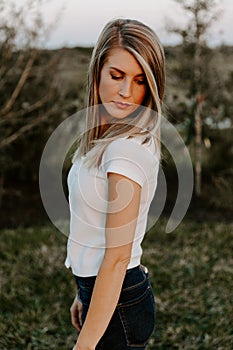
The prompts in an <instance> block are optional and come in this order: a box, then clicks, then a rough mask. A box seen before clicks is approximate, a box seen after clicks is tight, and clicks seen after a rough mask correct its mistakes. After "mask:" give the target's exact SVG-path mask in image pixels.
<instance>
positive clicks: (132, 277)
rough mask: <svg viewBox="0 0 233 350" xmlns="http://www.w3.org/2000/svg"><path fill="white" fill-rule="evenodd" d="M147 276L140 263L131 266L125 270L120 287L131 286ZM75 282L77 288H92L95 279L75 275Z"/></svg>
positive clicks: (94, 277)
mask: <svg viewBox="0 0 233 350" xmlns="http://www.w3.org/2000/svg"><path fill="white" fill-rule="evenodd" d="M147 277H148V271H147V270H145V269H144V267H142V266H141V265H138V266H135V267H132V268H130V269H128V270H126V274H125V278H124V281H123V285H122V289H125V288H128V287H131V286H133V285H134V284H137V283H140V282H142V281H143V280H144V279H145V278H147ZM74 278H75V281H76V284H77V286H78V289H79V288H91V289H92V288H93V287H94V284H95V280H96V276H89V277H79V276H75V275H74Z"/></svg>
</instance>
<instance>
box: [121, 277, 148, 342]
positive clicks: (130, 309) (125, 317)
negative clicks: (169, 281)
mask: <svg viewBox="0 0 233 350" xmlns="http://www.w3.org/2000/svg"><path fill="white" fill-rule="evenodd" d="M117 308H118V312H119V316H120V319H121V322H122V325H123V328H124V332H125V337H126V341H127V345H128V346H145V345H146V344H147V343H148V340H149V338H150V336H151V334H152V332H153V330H154V324H155V302H154V295H153V291H152V288H151V285H150V284H147V285H146V286H145V290H144V291H143V293H141V295H140V296H137V297H135V298H134V299H131V301H128V302H126V303H122V304H118V307H117Z"/></svg>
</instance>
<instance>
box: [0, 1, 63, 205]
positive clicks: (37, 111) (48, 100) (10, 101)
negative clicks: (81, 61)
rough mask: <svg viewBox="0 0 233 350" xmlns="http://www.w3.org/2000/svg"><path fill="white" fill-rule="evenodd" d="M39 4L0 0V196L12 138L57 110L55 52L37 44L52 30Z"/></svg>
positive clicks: (47, 118) (33, 128)
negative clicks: (51, 52) (44, 20)
mask: <svg viewBox="0 0 233 350" xmlns="http://www.w3.org/2000/svg"><path fill="white" fill-rule="evenodd" d="M42 3H43V1H41V0H31V1H25V2H24V4H23V5H19V4H17V1H14V0H12V1H5V0H0V130H1V132H0V199H1V192H2V188H3V183H4V173H5V172H6V171H7V170H8V169H9V168H10V167H12V162H11V161H9V160H10V158H9V153H10V150H11V149H12V147H13V145H14V143H15V142H16V141H17V140H19V139H23V138H25V135H28V134H29V133H30V132H32V130H35V128H36V127H39V126H40V125H41V124H42V123H49V120H50V119H51V117H52V116H53V115H54V114H55V113H58V110H59V104H58V103H57V102H58V89H57V80H56V71H57V67H58V62H59V56H58V55H50V54H49V52H48V50H41V49H40V46H41V45H42V43H43V41H45V40H46V37H47V35H48V33H49V31H50V30H51V29H52V26H51V25H46V24H45V23H44V22H43V17H42V12H41V6H42ZM53 25H54V24H53Z"/></svg>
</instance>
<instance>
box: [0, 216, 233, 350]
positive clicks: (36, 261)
mask: <svg viewBox="0 0 233 350" xmlns="http://www.w3.org/2000/svg"><path fill="white" fill-rule="evenodd" d="M164 227H165V220H164V219H161V220H160V221H159V223H157V224H156V226H155V227H153V229H151V230H150V232H148V233H147V236H146V239H145V241H144V244H143V248H144V254H143V260H142V262H143V263H144V264H146V265H147V266H148V268H149V270H150V276H151V281H152V284H153V287H154V290H155V298H156V304H157V321H156V327H155V331H154V334H153V337H152V338H151V341H150V346H149V348H148V350H153V349H189V350H192V349H200V350H201V349H218V350H228V349H229V350H230V349H232V348H233V332H232V324H233V312H232V310H233V308H232V304H233V300H232V288H233V283H232V282H233V257H232V251H233V249H232V248H233V241H232V228H233V225H232V224H224V223H208V222H205V223H194V222H190V221H184V222H183V223H182V224H181V225H180V226H179V227H178V228H177V230H176V231H175V232H173V233H170V234H165V233H164ZM65 255H66V237H65V236H63V235H62V234H60V233H59V232H57V231H56V230H55V229H54V228H52V227H51V226H50V225H48V226H47V227H35V228H26V229H24V228H18V229H15V230H12V229H5V230H1V231H0V264H1V270H0V283H1V303H0V305H1V313H0V349H1V350H9V349H11V350H16V349H17V350H21V349H23V350H29V349H33V350H45V349H46V350H50V349H51V350H52V349H56V350H57V349H59V350H63V349H64V350H67V349H72V346H73V344H74V341H75V339H76V336H77V334H76V331H75V329H74V328H73V327H72V325H71V323H70V315H69V307H70V305H71V302H72V299H73V297H74V294H75V284H74V281H73V277H72V275H71V272H69V271H68V270H67V269H66V268H65V266H64V260H65Z"/></svg>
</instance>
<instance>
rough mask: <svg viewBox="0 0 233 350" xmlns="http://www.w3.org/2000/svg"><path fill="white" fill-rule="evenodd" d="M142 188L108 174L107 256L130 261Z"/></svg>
mask: <svg viewBox="0 0 233 350" xmlns="http://www.w3.org/2000/svg"><path fill="white" fill-rule="evenodd" d="M140 197H141V186H140V185H139V184H138V183H137V182H135V181H133V180H131V179H129V178H127V177H126V176H123V175H121V174H118V173H112V172H108V206H107V214H106V229H105V232H106V254H107V255H108V254H111V258H112V259H117V260H118V259H119V260H127V259H130V254H131V249H132V243H133V240H134V234H135V229H136V225H137V218H138V213H139V207H140Z"/></svg>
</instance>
